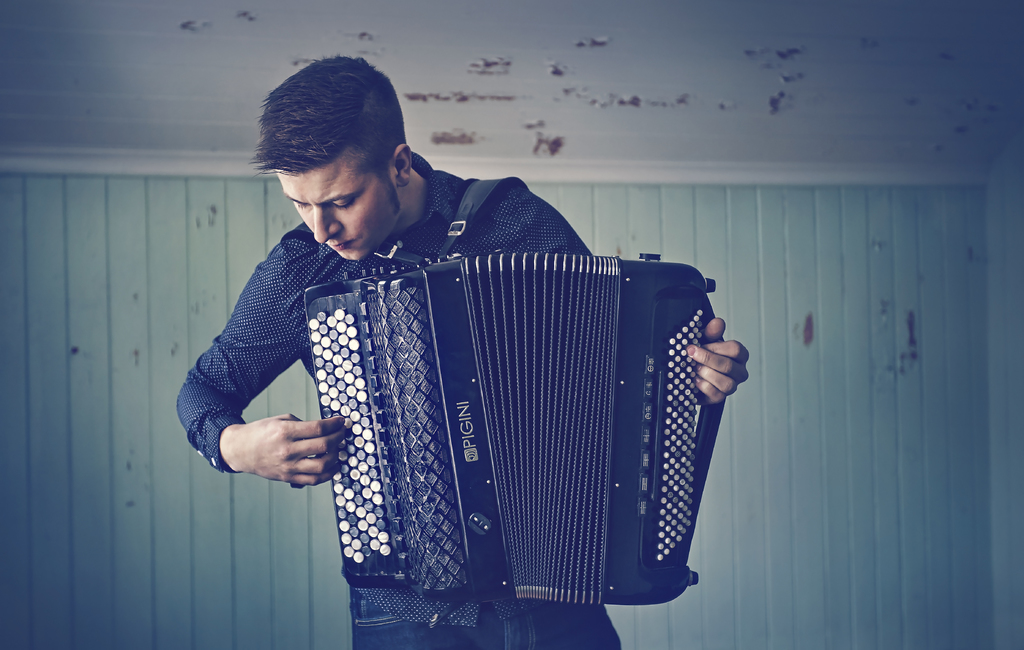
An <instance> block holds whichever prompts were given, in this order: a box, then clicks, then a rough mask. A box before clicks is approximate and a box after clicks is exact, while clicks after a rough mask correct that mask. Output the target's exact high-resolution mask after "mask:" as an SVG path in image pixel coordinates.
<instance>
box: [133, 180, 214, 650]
mask: <svg viewBox="0 0 1024 650" xmlns="http://www.w3.org/2000/svg"><path fill="white" fill-rule="evenodd" d="M146 190H147V192H146V201H147V219H146V226H147V232H146V236H147V263H148V264H147V269H148V277H149V294H150V300H149V319H148V323H149V356H150V378H149V390H150V431H151V434H152V443H151V444H152V450H153V470H152V475H153V617H154V619H153V630H154V631H153V645H154V647H155V648H157V649H158V650H174V649H177V648H191V647H192V638H193V635H192V592H193V588H192V585H193V572H192V551H191V549H192V543H191V540H192V516H191V480H190V472H191V462H192V457H193V456H195V452H193V451H192V447H190V446H189V444H188V440H187V439H186V437H185V432H184V431H183V430H182V428H181V424H179V423H178V414H177V410H176V407H175V404H176V401H177V396H178V390H179V389H180V388H181V384H182V382H183V381H184V380H185V373H187V372H188V369H189V367H190V365H191V364H190V359H189V350H188V346H189V340H188V319H189V301H188V248H187V238H188V237H187V233H188V221H187V213H188V210H187V207H186V191H185V181H183V180H180V179H149V180H147V181H146ZM202 469H203V470H204V471H205V470H206V468H202Z"/></svg>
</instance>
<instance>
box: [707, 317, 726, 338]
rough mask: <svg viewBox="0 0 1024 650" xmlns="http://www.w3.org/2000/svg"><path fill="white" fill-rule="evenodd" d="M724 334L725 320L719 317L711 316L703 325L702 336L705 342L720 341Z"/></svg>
mask: <svg viewBox="0 0 1024 650" xmlns="http://www.w3.org/2000/svg"><path fill="white" fill-rule="evenodd" d="M724 335H725V321H724V320H722V319H721V318H712V319H711V322H709V323H708V324H707V325H705V326H704V333H703V335H702V338H703V340H704V342H705V343H708V342H711V341H721V340H722V337H723V336H724Z"/></svg>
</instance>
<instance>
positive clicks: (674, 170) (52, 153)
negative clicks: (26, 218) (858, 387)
mask: <svg viewBox="0 0 1024 650" xmlns="http://www.w3.org/2000/svg"><path fill="white" fill-rule="evenodd" d="M250 157H251V154H250V153H248V152H237V151H228V152H208V151H166V150H161V151H147V150H138V149H130V150H128V149H57V148H38V147H33V148H11V147H7V148H4V147H0V172H4V173H31V174H97V175H131V176H218V177H224V176H228V177H253V176H256V175H257V174H256V172H255V170H254V169H253V168H252V166H251V165H250V164H249V160H250ZM429 160H430V163H431V164H432V165H434V167H436V168H437V169H443V170H445V171H448V172H451V173H453V174H457V175H459V176H463V177H476V178H495V177H501V176H518V177H520V178H522V179H523V180H525V181H528V182H544V183H631V184H632V183H637V184H667V185H671V184H708V185H712V184H714V185H783V184H785V185H985V184H986V183H987V182H988V176H989V166H988V165H921V164H895V163H875V164H872V163H743V162H676V161H634V160H624V161H610V160H571V159H563V160H552V159H536V158H518V159H508V158H470V157H462V156H430V157H429Z"/></svg>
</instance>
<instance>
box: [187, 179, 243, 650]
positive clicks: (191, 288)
mask: <svg viewBox="0 0 1024 650" xmlns="http://www.w3.org/2000/svg"><path fill="white" fill-rule="evenodd" d="M187 188H188V301H189V322H188V350H189V359H190V360H193V361H194V360H195V359H196V358H197V357H198V356H199V355H200V354H201V353H202V352H204V351H205V350H206V349H207V348H208V347H209V346H210V342H211V341H212V340H213V337H214V336H216V335H217V334H218V333H219V332H220V331H221V328H223V327H224V323H225V321H226V320H227V310H226V309H225V304H226V298H225V296H226V295H227V277H226V276H227V273H226V261H225V259H224V255H225V250H226V246H225V229H224V183H223V182H221V181H212V180H189V181H188V183H187ZM191 472H192V572H193V581H194V582H193V593H192V616H193V626H194V635H195V637H194V644H195V647H196V648H198V649H199V650H202V649H204V648H210V649H211V650H214V649H218V650H219V649H222V648H227V647H231V645H232V642H233V638H234V628H233V625H232V620H233V619H232V610H233V608H234V607H233V602H232V589H231V585H232V564H231V540H232V537H231V501H230V482H229V481H228V479H227V477H225V476H222V475H221V474H220V473H219V472H217V471H215V470H213V469H212V468H211V467H210V466H209V464H208V463H207V462H206V461H205V460H203V459H202V458H201V457H200V456H199V455H195V456H193V457H192V463H191Z"/></svg>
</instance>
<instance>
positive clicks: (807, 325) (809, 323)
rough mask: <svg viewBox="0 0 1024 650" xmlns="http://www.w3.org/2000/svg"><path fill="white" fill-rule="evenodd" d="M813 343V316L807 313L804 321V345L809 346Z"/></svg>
mask: <svg viewBox="0 0 1024 650" xmlns="http://www.w3.org/2000/svg"><path fill="white" fill-rule="evenodd" d="M813 342H814V315H813V314H811V312H807V318H805V319H804V345H807V346H809V345H810V344H811V343H813Z"/></svg>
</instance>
